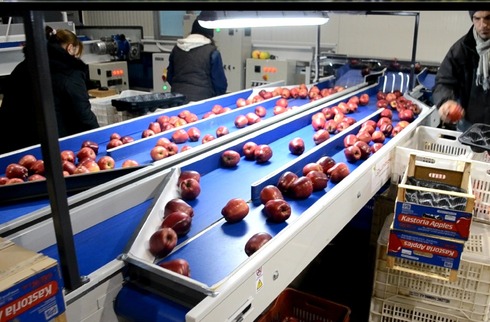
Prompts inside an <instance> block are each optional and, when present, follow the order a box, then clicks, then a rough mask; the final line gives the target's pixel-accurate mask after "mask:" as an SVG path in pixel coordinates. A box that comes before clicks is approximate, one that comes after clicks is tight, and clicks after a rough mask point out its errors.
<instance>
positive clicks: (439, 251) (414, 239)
mask: <svg viewBox="0 0 490 322" xmlns="http://www.w3.org/2000/svg"><path fill="white" fill-rule="evenodd" d="M463 249H464V243H463V242H458V241H456V240H455V241H450V240H445V239H438V238H432V237H429V236H424V235H417V234H412V233H409V232H404V231H399V230H391V231H390V237H389V241H388V255H389V256H395V257H400V258H406V259H409V260H413V261H417V262H421V263H426V264H430V265H436V266H440V267H445V268H449V269H458V268H459V262H460V259H461V253H462V252H463Z"/></svg>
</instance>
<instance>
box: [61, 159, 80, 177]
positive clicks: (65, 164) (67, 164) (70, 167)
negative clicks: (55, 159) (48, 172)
mask: <svg viewBox="0 0 490 322" xmlns="http://www.w3.org/2000/svg"><path fill="white" fill-rule="evenodd" d="M61 167H62V168H63V171H66V172H68V174H73V173H75V170H76V169H77V166H76V165H75V163H73V162H71V161H68V160H63V161H61Z"/></svg>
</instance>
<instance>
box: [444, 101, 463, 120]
mask: <svg viewBox="0 0 490 322" xmlns="http://www.w3.org/2000/svg"><path fill="white" fill-rule="evenodd" d="M439 116H440V117H441V121H442V122H444V123H456V122H458V121H459V120H461V119H462V118H463V116H464V110H463V108H462V107H461V105H459V103H458V102H456V101H453V100H449V101H446V102H445V103H444V104H442V105H441V107H439Z"/></svg>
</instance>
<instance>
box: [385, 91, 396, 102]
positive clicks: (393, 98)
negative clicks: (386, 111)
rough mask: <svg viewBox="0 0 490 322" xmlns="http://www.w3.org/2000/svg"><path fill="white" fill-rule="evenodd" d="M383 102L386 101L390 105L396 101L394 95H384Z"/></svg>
mask: <svg viewBox="0 0 490 322" xmlns="http://www.w3.org/2000/svg"><path fill="white" fill-rule="evenodd" d="M385 100H386V101H388V103H390V102H391V101H394V100H396V95H395V93H386V97H385Z"/></svg>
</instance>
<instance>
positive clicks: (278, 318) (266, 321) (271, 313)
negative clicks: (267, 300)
mask: <svg viewBox="0 0 490 322" xmlns="http://www.w3.org/2000/svg"><path fill="white" fill-rule="evenodd" d="M350 313H351V310H350V308H349V307H347V306H344V305H341V304H338V303H335V302H332V301H329V300H327V299H323V298H321V297H318V296H315V295H311V294H308V293H305V292H301V291H298V290H296V289H293V288H286V289H285V290H284V291H282V292H281V294H279V296H278V297H277V298H276V300H275V301H274V303H273V304H272V305H271V306H270V307H269V309H268V310H267V311H266V312H264V313H263V314H262V315H261V316H260V317H259V318H258V319H257V320H256V321H257V322H282V321H283V320H284V319H285V318H287V317H296V318H297V319H298V320H299V321H301V322H314V321H315V322H316V321H322V322H349V319H350Z"/></svg>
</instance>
